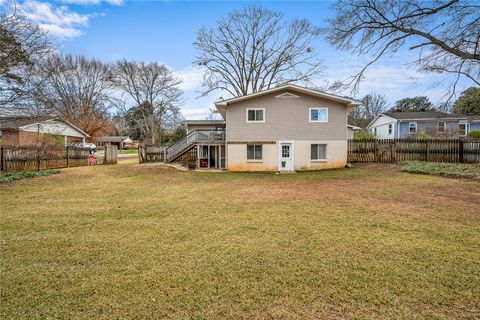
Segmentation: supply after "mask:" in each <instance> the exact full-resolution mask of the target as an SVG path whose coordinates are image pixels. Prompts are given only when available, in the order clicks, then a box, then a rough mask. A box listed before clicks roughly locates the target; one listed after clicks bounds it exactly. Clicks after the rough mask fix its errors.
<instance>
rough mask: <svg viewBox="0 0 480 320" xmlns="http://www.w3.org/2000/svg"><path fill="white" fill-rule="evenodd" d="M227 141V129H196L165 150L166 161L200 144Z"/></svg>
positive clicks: (172, 159) (176, 157) (173, 159)
mask: <svg viewBox="0 0 480 320" xmlns="http://www.w3.org/2000/svg"><path fill="white" fill-rule="evenodd" d="M224 141H225V131H218V130H208V131H207V130H205V131H204V130H195V131H192V132H190V133H189V134H188V135H187V136H186V137H185V138H183V139H182V140H180V141H178V142H177V143H175V144H174V145H172V146H170V147H168V148H167V149H166V150H165V162H167V163H169V162H174V161H175V160H177V159H178V157H180V156H181V155H183V154H185V153H186V152H188V151H189V150H191V149H192V148H193V147H195V146H196V145H198V144H209V143H217V144H219V143H222V142H224Z"/></svg>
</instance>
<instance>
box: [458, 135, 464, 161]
mask: <svg viewBox="0 0 480 320" xmlns="http://www.w3.org/2000/svg"><path fill="white" fill-rule="evenodd" d="M458 162H460V163H463V140H458Z"/></svg>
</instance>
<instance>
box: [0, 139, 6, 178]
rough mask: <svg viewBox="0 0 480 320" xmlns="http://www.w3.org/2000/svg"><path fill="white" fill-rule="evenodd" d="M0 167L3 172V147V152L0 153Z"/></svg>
mask: <svg viewBox="0 0 480 320" xmlns="http://www.w3.org/2000/svg"><path fill="white" fill-rule="evenodd" d="M0 163H1V164H0V167H1V171H2V172H3V171H4V170H5V168H4V165H3V145H2V146H1V152H0Z"/></svg>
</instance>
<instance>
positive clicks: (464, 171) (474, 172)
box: [400, 161, 480, 181]
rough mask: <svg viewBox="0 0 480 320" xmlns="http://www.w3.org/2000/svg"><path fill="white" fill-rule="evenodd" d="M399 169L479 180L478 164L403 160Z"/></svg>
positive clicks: (479, 167) (479, 166)
mask: <svg viewBox="0 0 480 320" xmlns="http://www.w3.org/2000/svg"><path fill="white" fill-rule="evenodd" d="M400 171H402V172H409V173H420V174H430V175H437V176H443V177H452V178H466V179H472V180H476V181H480V165H478V164H470V163H445V162H425V161H405V162H403V166H402V168H401V169H400Z"/></svg>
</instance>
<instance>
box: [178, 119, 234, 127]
mask: <svg viewBox="0 0 480 320" xmlns="http://www.w3.org/2000/svg"><path fill="white" fill-rule="evenodd" d="M184 122H185V123H186V124H187V126H188V125H215V124H217V125H218V124H225V120H185V121H184Z"/></svg>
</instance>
